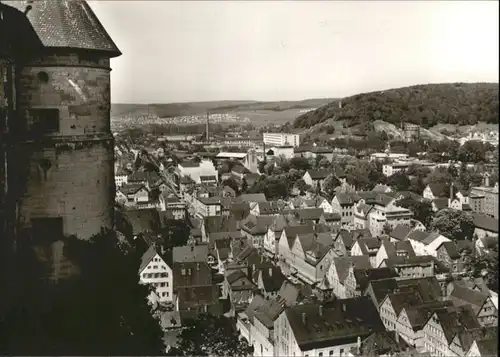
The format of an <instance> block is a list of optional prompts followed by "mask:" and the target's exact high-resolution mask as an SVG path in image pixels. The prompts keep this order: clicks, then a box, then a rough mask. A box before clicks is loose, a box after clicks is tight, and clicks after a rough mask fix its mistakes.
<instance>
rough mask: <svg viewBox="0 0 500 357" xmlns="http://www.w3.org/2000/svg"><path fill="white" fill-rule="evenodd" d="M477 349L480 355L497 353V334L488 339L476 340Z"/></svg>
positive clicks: (494, 354)
mask: <svg viewBox="0 0 500 357" xmlns="http://www.w3.org/2000/svg"><path fill="white" fill-rule="evenodd" d="M476 344H477V349H478V350H479V353H481V356H496V355H498V336H497V337H495V338H490V339H488V340H480V341H476Z"/></svg>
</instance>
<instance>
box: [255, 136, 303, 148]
mask: <svg viewBox="0 0 500 357" xmlns="http://www.w3.org/2000/svg"><path fill="white" fill-rule="evenodd" d="M263 141H264V144H265V145H268V146H293V147H297V146H299V145H300V138H299V135H298V134H287V133H264V134H263Z"/></svg>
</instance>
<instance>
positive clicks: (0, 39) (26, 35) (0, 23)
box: [0, 3, 42, 58]
mask: <svg viewBox="0 0 500 357" xmlns="http://www.w3.org/2000/svg"><path fill="white" fill-rule="evenodd" d="M23 10H24V9H23ZM0 13H1V14H2V16H0V57H2V58H18V57H22V56H26V55H29V54H30V53H36V52H38V51H40V50H41V49H42V42H41V41H40V39H39V37H38V35H37V34H36V32H35V30H34V29H33V27H32V26H31V24H30V22H29V20H28V19H27V18H26V16H25V15H24V14H23V12H22V11H19V10H18V9H16V8H14V7H12V6H7V5H5V4H3V3H0Z"/></svg>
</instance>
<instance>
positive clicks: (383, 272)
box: [344, 266, 398, 297]
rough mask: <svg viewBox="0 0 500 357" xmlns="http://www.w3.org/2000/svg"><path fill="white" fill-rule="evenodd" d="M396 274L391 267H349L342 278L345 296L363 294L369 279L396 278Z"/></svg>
mask: <svg viewBox="0 0 500 357" xmlns="http://www.w3.org/2000/svg"><path fill="white" fill-rule="evenodd" d="M396 277H398V274H397V273H396V272H395V271H394V269H392V268H387V267H383V268H367V269H356V268H355V267H354V266H351V267H349V273H348V274H347V277H346V279H345V280H344V286H345V288H346V296H347V297H355V296H361V295H364V294H365V291H366V289H367V288H368V285H369V284H370V281H372V280H379V279H387V278H396Z"/></svg>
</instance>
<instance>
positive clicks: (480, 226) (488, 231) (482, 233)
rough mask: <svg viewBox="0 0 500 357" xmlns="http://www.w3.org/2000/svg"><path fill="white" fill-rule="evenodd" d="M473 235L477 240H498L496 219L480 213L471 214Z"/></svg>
mask: <svg viewBox="0 0 500 357" xmlns="http://www.w3.org/2000/svg"><path fill="white" fill-rule="evenodd" d="M472 218H473V219H474V227H475V229H474V235H475V236H476V237H478V238H480V239H481V238H484V237H495V238H497V239H498V219H496V218H492V217H489V216H487V215H485V214H481V213H472Z"/></svg>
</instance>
